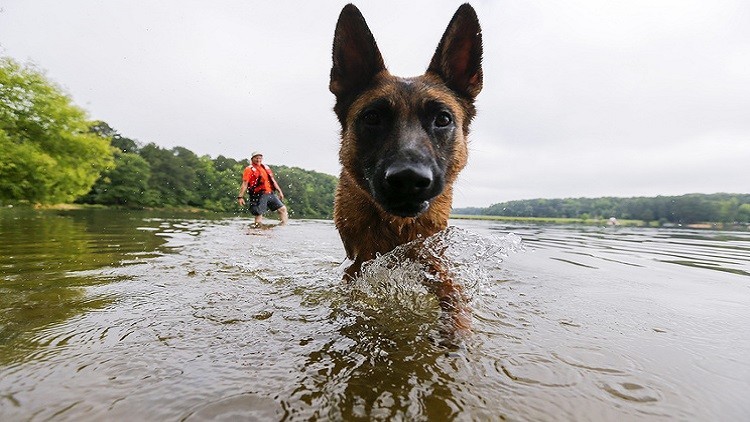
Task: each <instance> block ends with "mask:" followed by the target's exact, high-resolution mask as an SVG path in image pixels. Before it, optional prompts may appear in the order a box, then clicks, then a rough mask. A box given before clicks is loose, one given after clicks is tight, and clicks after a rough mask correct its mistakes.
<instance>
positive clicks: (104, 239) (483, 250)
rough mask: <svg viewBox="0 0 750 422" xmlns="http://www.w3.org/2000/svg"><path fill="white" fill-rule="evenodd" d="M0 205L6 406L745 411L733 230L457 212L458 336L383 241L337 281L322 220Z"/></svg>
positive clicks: (2, 412) (748, 382)
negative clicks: (460, 215) (447, 338)
mask: <svg viewBox="0 0 750 422" xmlns="http://www.w3.org/2000/svg"><path fill="white" fill-rule="evenodd" d="M0 218H2V220H0V222H1V224H2V225H1V226H0V236H2V240H3V242H2V244H1V245H2V246H0V248H2V256H1V257H0V271H1V272H0V276H1V278H0V289H1V290H2V295H1V296H0V305H2V308H1V310H0V312H2V314H0V329H1V330H2V331H0V333H1V334H0V420H26V419H42V420H44V419H75V420H78V419H130V420H134V419H139V420H160V419H165V418H166V419H169V420H207V419H208V420H216V419H262V420H268V419H270V420H282V419H288V420H298V419H302V420H308V419H333V420H340V419H347V420H348V419H407V420H427V419H430V420H445V419H459V420H466V419H469V420H498V419H502V418H507V419H511V420H519V419H520V420H560V419H568V420H603V419H623V418H625V419H634V418H638V419H651V420H659V419H665V420H666V419H669V420H673V419H678V420H679V419H691V420H695V419H699V420H706V419H711V420H742V419H747V417H748V416H749V415H750V404H749V403H748V402H747V400H746V399H745V395H746V391H747V389H748V388H749V387H750V364H749V363H748V361H747V356H749V355H750V335H749V334H750V332H749V331H748V329H747V326H748V323H750V313H749V312H747V310H748V309H750V278H749V277H748V274H749V273H750V235H748V234H747V233H726V232H700V231H679V230H656V229H653V230H651V229H624V228H607V229H604V228H576V227H573V228H571V227H556V226H522V225H513V226H507V225H502V224H499V223H493V222H474V221H453V222H452V223H453V224H455V225H457V226H458V227H459V228H452V229H451V230H449V231H448V232H446V233H444V234H442V235H441V236H440V237H439V238H437V240H436V241H435V243H434V245H436V246H435V247H436V248H437V249H439V250H440V251H441V254H442V255H441V256H444V257H447V259H448V260H447V263H448V264H450V265H451V266H452V267H451V274H453V275H454V276H455V277H457V278H458V279H460V281H461V283H462V284H463V285H464V286H467V288H468V289H469V291H470V293H471V297H472V299H471V307H472V309H473V316H472V318H473V334H472V335H471V336H469V337H468V338H466V339H464V341H463V342H462V343H461V344H459V345H458V346H459V347H457V348H456V347H445V346H443V345H441V341H440V337H441V326H440V323H439V313H440V311H439V307H438V304H437V301H436V300H435V299H434V298H433V297H432V296H431V295H429V294H427V293H426V291H425V290H424V288H423V287H422V286H421V284H420V283H413V279H414V278H413V277H412V276H410V274H413V273H412V272H413V271H415V269H414V268H413V267H410V265H409V264H408V263H406V264H403V262H401V261H399V257H398V255H386V256H384V257H381V258H380V260H379V261H377V262H375V263H374V264H372V265H371V267H370V270H371V271H370V273H369V276H368V277H369V278H365V279H363V280H360V281H358V282H357V283H355V284H354V285H349V286H347V285H344V284H342V282H341V271H340V262H341V259H342V258H343V255H344V253H343V248H342V247H341V244H340V241H339V239H338V235H337V233H336V231H335V229H334V227H333V225H332V224H331V223H330V222H320V221H302V222H299V221H293V222H292V224H290V225H289V226H287V227H275V228H267V229H261V230H257V229H251V228H250V227H249V221H248V220H243V219H234V218H230V219H222V220H208V219H203V218H195V217H194V216H193V217H182V218H180V217H164V216H162V217H159V216H154V215H150V214H146V213H137V212H136V213H124V212H116V211H87V212H55V213H39V212H32V211H15V210H14V211H12V212H9V211H7V210H3V211H2V212H0ZM511 232H513V233H515V234H516V235H518V236H520V238H521V239H523V240H522V247H521V246H519V242H518V238H516V237H513V236H508V233H511ZM33 233H36V234H33ZM394 260H395V261H394ZM394 262H395V263H396V264H403V265H401V266H400V267H399V266H396V267H394ZM417 270H418V269H417Z"/></svg>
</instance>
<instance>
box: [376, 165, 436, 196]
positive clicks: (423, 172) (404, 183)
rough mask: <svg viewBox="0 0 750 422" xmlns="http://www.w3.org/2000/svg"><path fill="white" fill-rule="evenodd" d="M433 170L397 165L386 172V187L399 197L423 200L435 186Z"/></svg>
mask: <svg viewBox="0 0 750 422" xmlns="http://www.w3.org/2000/svg"><path fill="white" fill-rule="evenodd" d="M433 180H434V178H433V174H432V170H431V169H430V168H429V167H428V166H425V165H418V164H412V165H400V164H395V165H392V166H391V167H389V168H388V169H387V170H386V172H385V185H386V186H385V187H386V189H388V190H391V191H392V192H393V193H394V194H396V195H398V196H414V198H415V199H421V197H423V196H424V195H425V193H426V192H428V191H429V190H430V188H431V187H432V184H433Z"/></svg>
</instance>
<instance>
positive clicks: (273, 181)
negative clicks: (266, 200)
mask: <svg viewBox="0 0 750 422" xmlns="http://www.w3.org/2000/svg"><path fill="white" fill-rule="evenodd" d="M270 176H271V182H272V183H273V188H274V190H275V191H276V192H278V193H279V199H281V200H282V201H283V200H284V192H282V191H281V186H279V183H278V182H276V176H274V175H273V173H270Z"/></svg>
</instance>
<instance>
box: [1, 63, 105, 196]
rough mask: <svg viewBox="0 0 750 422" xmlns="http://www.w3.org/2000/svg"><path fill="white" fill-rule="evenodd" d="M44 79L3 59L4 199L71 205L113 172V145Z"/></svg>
mask: <svg viewBox="0 0 750 422" xmlns="http://www.w3.org/2000/svg"><path fill="white" fill-rule="evenodd" d="M89 125H90V122H88V121H87V119H86V113H85V112H84V111H83V110H82V109H81V108H79V107H77V106H75V105H73V103H72V100H71V99H70V98H69V97H68V96H67V95H66V94H65V93H63V91H62V90H61V89H60V88H59V87H57V86H56V85H55V84H53V83H52V82H50V81H49V80H47V78H46V77H45V76H44V74H43V73H42V72H41V71H39V70H37V69H35V68H33V67H31V66H25V67H24V66H21V65H20V64H18V63H16V62H15V61H13V60H12V59H10V58H0V200H11V201H19V200H26V201H31V202H37V203H55V202H70V201H72V200H73V199H75V198H76V197H78V196H80V195H83V194H85V193H86V192H88V191H89V189H90V188H91V186H92V185H93V184H94V182H95V181H96V179H97V178H98V177H99V175H100V173H101V172H102V171H103V170H104V169H106V168H108V167H110V166H111V165H112V162H113V153H112V150H111V149H110V147H109V142H108V141H107V139H106V138H103V137H101V136H99V135H97V134H95V133H91V132H90V131H89Z"/></svg>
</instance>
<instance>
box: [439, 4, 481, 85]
mask: <svg viewBox="0 0 750 422" xmlns="http://www.w3.org/2000/svg"><path fill="white" fill-rule="evenodd" d="M427 72H428V73H430V72H431V73H435V74H437V75H438V76H440V77H441V78H442V79H443V80H444V81H445V83H446V84H447V85H448V87H449V88H451V89H452V90H454V91H455V92H456V93H458V94H459V95H462V96H465V97H469V98H472V99H473V98H474V97H476V96H477V94H479V91H481V90H482V28H480V27H479V19H478V18H477V13H476V12H475V11H474V8H473V7H471V5H469V4H468V3H466V4H463V5H461V7H459V8H458V10H457V11H456V14H455V15H453V19H451V22H450V23H449V24H448V28H447V29H446V30H445V33H444V34H443V38H442V39H441V40H440V44H438V47H437V50H435V55H434V56H432V61H431V62H430V66H429V67H428V68H427Z"/></svg>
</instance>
